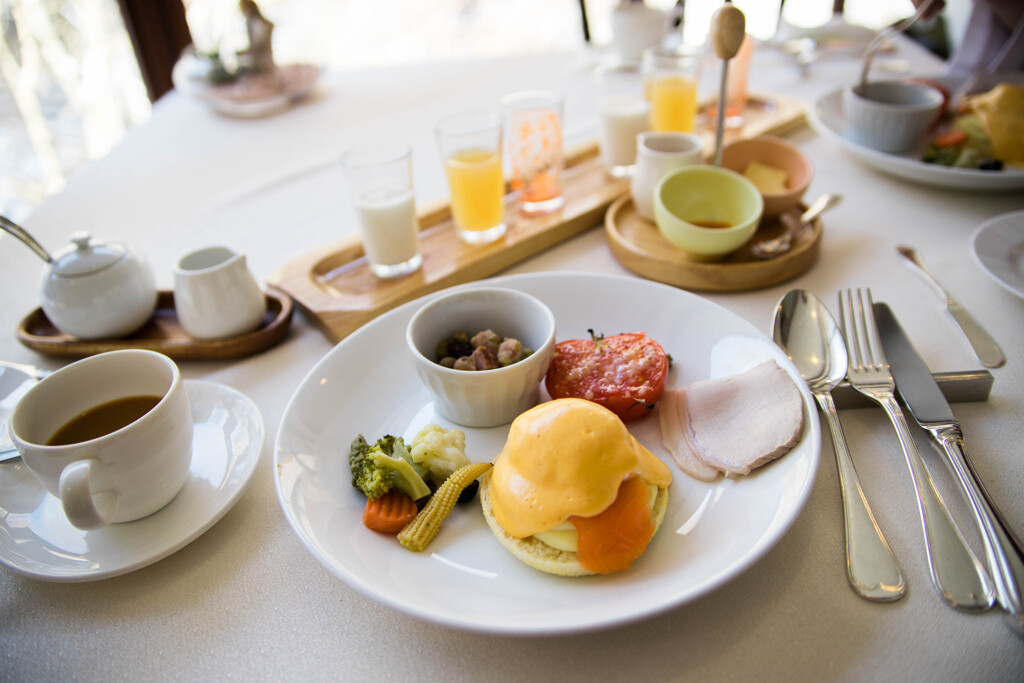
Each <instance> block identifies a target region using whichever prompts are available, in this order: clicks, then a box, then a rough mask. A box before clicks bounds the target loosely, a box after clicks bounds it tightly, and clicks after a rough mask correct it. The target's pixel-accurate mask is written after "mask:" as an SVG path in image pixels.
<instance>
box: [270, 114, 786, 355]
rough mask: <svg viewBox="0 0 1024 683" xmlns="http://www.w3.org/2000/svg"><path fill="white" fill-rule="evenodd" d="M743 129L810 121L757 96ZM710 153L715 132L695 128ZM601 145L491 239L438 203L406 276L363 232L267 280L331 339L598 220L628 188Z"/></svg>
mask: <svg viewBox="0 0 1024 683" xmlns="http://www.w3.org/2000/svg"><path fill="white" fill-rule="evenodd" d="M746 116H747V122H746V123H745V125H744V126H743V127H742V128H738V129H735V130H730V131H728V133H727V135H726V139H727V140H729V139H732V138H737V137H756V136H758V135H763V134H767V133H773V134H780V135H781V134H784V133H786V132H789V131H791V130H794V129H795V128H799V127H800V126H803V125H804V123H805V117H804V107H803V105H802V104H801V103H800V101H799V100H794V99H792V98H786V97H775V96H771V97H767V96H761V95H754V96H752V98H751V105H750V106H749V107H748V112H747V113H746ZM698 132H699V133H700V134H701V135H702V136H703V137H704V138H705V140H706V141H710V143H709V144H708V156H710V155H711V154H713V147H714V144H713V141H714V131H713V130H711V129H710V128H708V124H705V125H704V126H703V128H702V129H701V130H700V131H698ZM598 154H599V150H598V147H597V144H596V143H591V144H589V145H586V146H584V147H581V148H579V149H577V150H574V151H571V152H568V153H567V154H566V159H565V165H566V168H565V172H564V174H563V177H562V185H563V195H564V196H565V206H563V207H562V209H561V210H559V211H556V212H554V213H552V214H549V215H547V216H541V217H534V218H527V217H525V216H523V215H522V214H521V213H520V211H519V208H518V203H517V202H516V200H515V199H514V197H513V196H512V195H509V196H507V197H506V200H505V209H506V211H505V218H506V223H507V224H508V232H507V234H506V235H505V237H504V238H503V239H500V240H498V241H496V242H494V243H492V244H487V245H480V246H473V245H466V244H463V243H462V242H460V241H459V240H458V238H457V237H456V236H455V229H454V225H453V223H452V217H451V211H450V208H449V207H448V205H447V204H444V205H440V206H438V207H435V208H433V209H430V210H428V211H425V212H422V213H421V214H420V216H419V223H420V251H421V253H422V254H423V266H422V267H421V268H420V270H419V271H417V272H415V273H413V274H412V275H409V276H406V277H404V278H398V279H395V280H381V279H378V278H376V277H374V276H373V274H372V273H371V272H370V270H369V267H368V265H367V262H366V257H365V255H364V253H363V247H362V244H361V242H360V240H359V236H358V235H352V236H350V237H349V238H347V239H345V240H340V241H338V242H335V243H333V244H330V245H327V246H325V247H323V248H321V249H317V250H316V251H313V252H311V253H309V254H306V255H304V256H301V257H299V258H297V259H295V260H293V261H291V262H290V263H288V264H286V265H285V266H284V267H282V268H281V269H280V270H278V271H277V272H276V273H274V274H273V275H271V276H270V278H269V279H268V282H269V283H270V284H271V285H273V286H274V287H277V288H278V289H280V290H281V291H283V292H286V293H288V294H289V295H290V296H291V297H292V298H293V299H294V300H295V302H296V304H297V305H298V306H299V308H300V309H302V310H303V311H304V312H305V313H306V314H307V315H308V316H309V318H310V319H311V320H312V321H313V323H314V324H315V325H317V327H319V328H320V330H321V331H323V333H324V334H325V335H327V337H328V338H330V339H331V340H332V341H334V342H338V341H341V340H342V339H344V338H345V337H346V336H348V335H349V334H351V333H352V332H354V331H355V330H356V329H358V328H359V327H361V326H362V325H364V324H366V323H367V322H369V321H370V320H373V319H374V318H375V317H377V316H378V315H380V314H381V313H384V312H386V311H389V310H391V309H392V308H395V307H396V306H399V305H401V304H403V303H406V302H407V301H411V300H413V299H415V298H417V297H420V296H423V295H424V294H428V293H430V292H434V291H437V290H440V289H444V288H446V287H451V286H454V285H459V284H463V283H466V282H472V281H474V280H479V279H481V278H485V277H488V276H490V275H493V274H495V273H497V272H499V271H501V270H503V269H505V268H508V267H509V266H512V265H514V264H516V263H518V262H520V261H523V260H525V259H527V258H529V257H531V256H533V255H535V254H537V253H539V252H541V251H543V250H545V249H547V248H549V247H552V246H554V245H555V244H558V243H559V242H562V241H564V240H566V239H568V238H570V237H572V236H574V235H576V234H578V233H581V232H583V231H585V230H588V229H590V228H592V227H594V226H596V225H599V224H600V223H601V219H602V217H603V216H604V214H605V211H606V210H607V208H608V207H609V206H610V205H611V203H612V202H613V201H614V200H615V199H617V198H618V197H620V196H622V195H623V194H624V193H625V192H626V191H627V190H628V189H629V180H628V179H615V178H611V177H610V176H609V175H608V173H607V171H606V169H605V167H604V164H603V163H602V162H601V159H600V158H599V156H598Z"/></svg>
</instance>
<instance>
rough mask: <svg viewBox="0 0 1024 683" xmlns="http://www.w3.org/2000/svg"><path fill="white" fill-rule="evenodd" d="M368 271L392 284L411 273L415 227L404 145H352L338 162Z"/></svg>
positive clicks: (415, 264)
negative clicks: (346, 184) (357, 222)
mask: <svg viewBox="0 0 1024 683" xmlns="http://www.w3.org/2000/svg"><path fill="white" fill-rule="evenodd" d="M341 166H342V169H343V170H344V173H345V177H346V180H347V182H348V186H349V189H350V190H351V193H352V203H353V205H354V207H355V211H356V216H357V218H358V220H359V232H360V234H361V235H362V239H363V249H364V250H365V252H366V260H367V262H368V263H369V265H370V271H371V272H372V273H373V274H374V275H376V276H377V277H380V278H394V277H401V276H403V275H408V274H409V273H412V272H414V271H416V270H417V269H418V268H419V267H420V265H421V264H422V263H423V256H422V255H421V254H420V253H419V239H418V237H419V224H418V222H417V220H416V203H415V200H414V198H413V189H412V148H411V147H410V146H409V145H408V144H406V143H404V142H390V141H387V142H368V143H363V144H358V145H355V146H353V147H350V148H349V149H347V150H345V152H344V153H343V154H342V156H341Z"/></svg>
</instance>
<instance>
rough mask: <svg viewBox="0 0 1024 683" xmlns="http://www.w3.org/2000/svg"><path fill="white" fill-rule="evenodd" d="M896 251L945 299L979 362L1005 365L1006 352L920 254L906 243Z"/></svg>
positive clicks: (948, 308) (988, 366)
mask: <svg viewBox="0 0 1024 683" xmlns="http://www.w3.org/2000/svg"><path fill="white" fill-rule="evenodd" d="M896 251H897V252H898V253H899V255H900V256H902V257H903V258H904V259H906V261H907V263H908V264H909V265H912V266H914V267H913V268H912V269H911V270H913V271H914V272H916V273H917V274H918V275H920V276H921V277H923V278H924V280H925V281H926V282H927V283H928V284H930V285H931V286H932V288H933V289H934V290H935V291H936V293H937V294H938V295H939V297H940V298H942V299H945V301H946V310H947V311H949V314H950V315H951V316H952V317H953V320H954V321H956V324H957V325H958V326H959V327H960V329H961V331H963V333H964V335H965V336H966V337H967V341H969V342H970V343H971V347H973V348H974V353H975V354H977V356H978V360H980V361H981V364H982V365H984V366H985V367H986V368H1001V367H1002V366H1003V365H1005V364H1006V354H1004V353H1003V350H1002V349H1001V348H999V344H997V343H996V340H995V339H993V338H992V335H990V334H989V333H988V332H987V331H986V330H985V328H984V327H982V326H981V323H979V322H978V321H977V320H975V319H974V316H972V315H971V314H970V313H968V312H967V309H965V308H964V307H963V306H961V305H960V302H958V301H957V300H956V299H954V298H953V297H952V296H950V294H949V292H947V291H946V290H945V289H943V287H942V285H941V284H939V281H938V280H937V279H936V278H935V276H934V275H932V273H931V271H930V270H928V266H926V265H925V263H924V259H923V258H921V256H920V254H918V253H917V251H916V250H915V249H914V248H913V247H908V246H906V245H900V246H898V247H896Z"/></svg>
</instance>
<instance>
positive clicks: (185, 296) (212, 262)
mask: <svg viewBox="0 0 1024 683" xmlns="http://www.w3.org/2000/svg"><path fill="white" fill-rule="evenodd" d="M174 308H175V310H176V311H177V314H178V322H180V323H181V327H182V329H183V330H185V333H186V334H188V336H190V337H192V338H193V339H201V340H210V339H226V338H228V337H235V336H238V335H240V334H245V333H246V332H252V331H253V330H255V329H256V328H257V327H259V326H260V324H261V323H262V322H263V316H264V315H265V314H266V311H267V300H266V297H265V296H264V294H263V291H262V290H261V289H260V286H259V284H257V282H256V279H255V278H254V277H253V276H252V273H250V272H249V269H248V267H247V266H246V262H245V255H244V254H238V253H235V252H234V251H232V250H231V249H228V248H227V247H207V248H205V249H200V250H198V251H193V252H191V253H189V254H186V255H185V256H182V257H181V259H179V260H178V264H177V265H176V266H175V268H174Z"/></svg>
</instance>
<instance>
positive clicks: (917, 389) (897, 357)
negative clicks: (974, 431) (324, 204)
mask: <svg viewBox="0 0 1024 683" xmlns="http://www.w3.org/2000/svg"><path fill="white" fill-rule="evenodd" d="M874 311H875V320H876V322H877V323H878V332H879V336H880V337H881V339H882V346H883V347H884V349H885V355H886V357H887V358H888V359H889V368H890V370H891V371H892V375H893V378H894V379H895V380H896V390H897V391H898V392H899V395H900V398H902V399H903V402H904V403H905V404H906V405H907V408H908V409H909V410H910V413H911V415H913V416H914V419H915V420H916V421H917V423H918V424H920V425H921V427H922V428H923V429H924V430H925V431H926V432H928V433H929V434H930V435H931V437H932V439H933V440H934V444H933V445H935V446H936V450H938V451H939V453H941V454H945V455H946V457H947V458H948V460H949V464H950V465H951V466H952V469H953V472H954V473H955V474H956V479H957V481H958V483H959V484H960V489H961V493H962V494H963V495H964V498H965V499H966V500H967V502H968V504H969V505H970V508H971V512H972V516H973V517H974V522H975V524H977V526H978V531H979V532H980V533H981V539H982V543H983V544H984V546H985V558H986V560H987V562H988V566H989V571H990V573H991V574H992V578H993V579H994V581H995V585H996V598H997V599H998V601H999V605H1000V606H1001V607H1002V608H1003V610H1004V611H1005V612H1006V616H1007V621H1008V623H1009V625H1010V628H1012V629H1013V630H1014V631H1016V632H1017V633H1018V634H1019V635H1021V636H1024V545H1022V544H1021V542H1020V540H1019V539H1018V538H1017V537H1016V536H1014V534H1013V531H1012V530H1011V529H1010V527H1009V525H1008V524H1007V523H1006V520H1005V518H1004V517H1003V515H1002V513H1001V512H1000V511H999V509H998V508H997V507H996V505H995V502H994V501H993V500H992V497H991V496H990V495H989V493H988V491H987V490H986V489H985V484H984V483H983V482H982V481H981V478H980V477H979V476H978V473H977V471H976V470H975V469H974V465H973V463H972V462H971V459H970V456H968V455H967V451H966V449H965V448H964V439H963V433H962V432H961V430H960V422H959V421H958V420H957V419H956V416H954V415H953V411H952V409H951V408H950V407H949V403H948V402H947V401H946V398H945V397H944V396H943V395H942V392H941V391H940V390H939V386H938V384H937V383H936V382H935V379H934V377H932V373H931V371H930V370H929V369H928V366H927V365H926V364H925V362H924V360H923V359H922V358H921V356H920V355H919V354H918V352H917V349H915V348H914V345H913V344H912V343H911V342H910V340H909V339H908V338H907V336H906V333H904V331H903V328H902V327H900V324H899V322H898V321H897V320H896V316H894V315H893V313H892V311H891V310H890V309H889V307H888V306H887V305H886V304H884V303H876V304H875V305H874Z"/></svg>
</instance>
